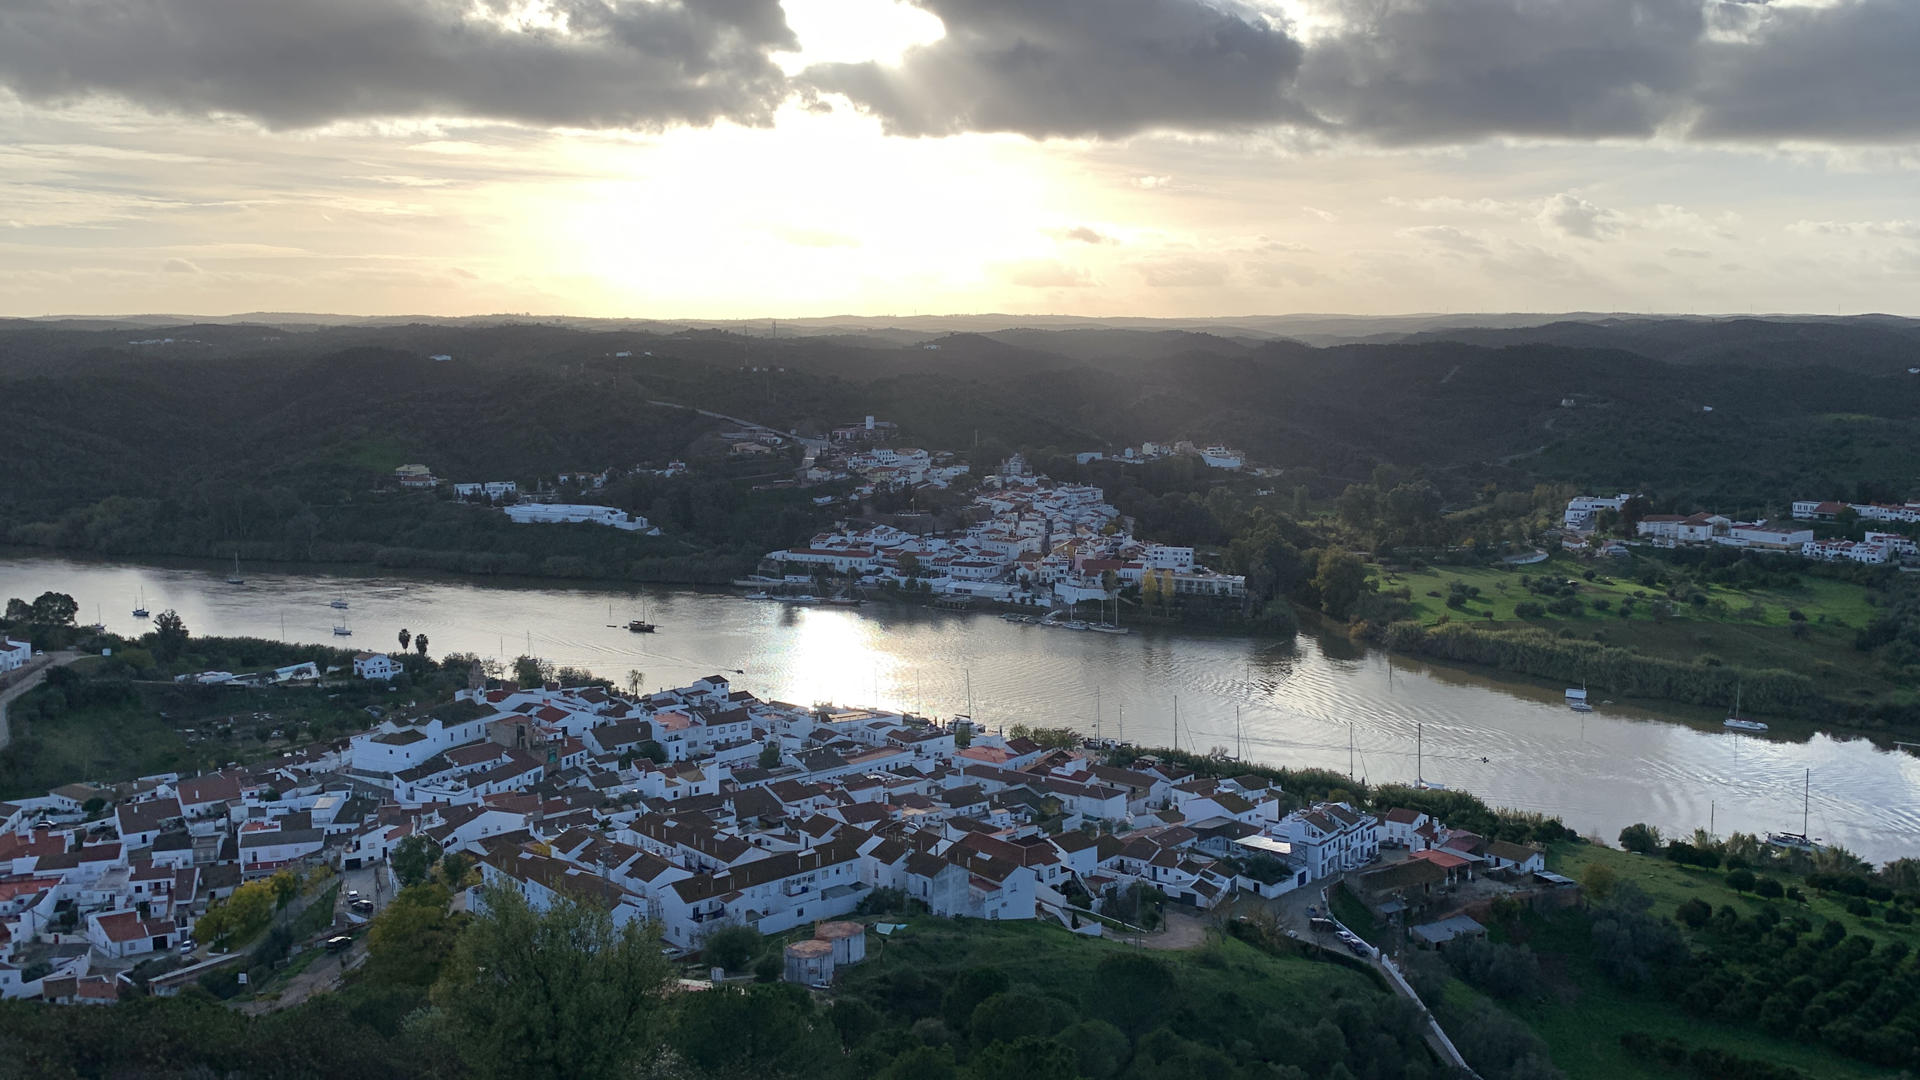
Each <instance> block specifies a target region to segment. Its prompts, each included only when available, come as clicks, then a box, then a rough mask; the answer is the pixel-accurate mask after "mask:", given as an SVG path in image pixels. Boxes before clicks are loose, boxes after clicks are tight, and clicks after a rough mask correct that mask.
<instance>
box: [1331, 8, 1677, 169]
mask: <svg viewBox="0 0 1920 1080" xmlns="http://www.w3.org/2000/svg"><path fill="white" fill-rule="evenodd" d="M1323 6H1324V7H1326V8H1328V9H1330V10H1331V11H1332V12H1333V13H1334V14H1336V15H1337V17H1338V23H1339V26H1340V29H1339V30H1338V31H1337V32H1334V33H1332V34H1330V35H1328V36H1327V37H1325V38H1323V39H1320V40H1317V41H1315V43H1314V45H1313V47H1312V48H1311V49H1310V50H1308V52H1307V55H1306V61H1305V63H1304V65H1303V66H1302V69H1301V72H1300V78H1299V86H1298V91H1297V92H1298V94H1299V96H1300V98H1301V99H1302V100H1303V101H1304V102H1305V103H1306V104H1307V105H1309V106H1310V107H1311V108H1313V109H1314V110H1315V111H1316V112H1317V113H1319V114H1320V115H1322V116H1324V117H1326V118H1327V119H1328V120H1329V121H1331V122H1332V123H1333V124H1335V125H1336V126H1337V127H1338V128H1340V129H1342V130H1344V131H1347V132H1350V133H1353V134H1357V135H1360V136H1362V137H1364V138H1367V139H1369V140H1372V141H1376V142H1381V143H1387V144H1424V143H1450V142H1456V141H1461V140H1474V139H1480V138H1485V137H1488V136H1494V135H1522V136H1555V137H1563V138H1606V137H1621V136H1640V137H1644V136H1648V135H1651V134H1653V132H1654V131H1655V129H1656V128H1657V127H1658V126H1659V125H1660V123H1661V122H1662V121H1663V120H1664V119H1665V118H1666V117H1667V116H1668V115H1669V112H1670V110H1671V107H1672V103H1673V102H1674V101H1675V100H1676V99H1678V98H1679V97H1681V96H1682V95H1683V94H1684V92H1685V90H1686V89H1687V87H1688V86H1689V85H1690V83H1691V81H1692V72H1693V68H1694V64H1695V57H1694V46H1695V45H1696V43H1697V42H1699V40H1700V39H1701V37H1702V35H1703V33H1704V31H1705V29H1706V21H1705V18H1704V15H1703V8H1702V0H1451V2H1449V3H1445V4H1436V3H1430V2H1428V0H1329V2H1328V3H1326V4H1324V5H1323Z"/></svg>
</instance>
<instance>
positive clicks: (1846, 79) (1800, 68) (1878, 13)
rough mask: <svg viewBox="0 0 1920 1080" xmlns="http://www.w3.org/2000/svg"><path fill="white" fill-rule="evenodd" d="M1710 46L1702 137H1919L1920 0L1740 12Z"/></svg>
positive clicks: (1863, 0)
mask: <svg viewBox="0 0 1920 1080" xmlns="http://www.w3.org/2000/svg"><path fill="white" fill-rule="evenodd" d="M1730 14H1733V15H1737V16H1738V18H1737V20H1736V22H1735V25H1736V26H1738V27H1739V28H1740V29H1741V30H1742V31H1744V33H1743V38H1744V40H1741V41H1738V42H1729V43H1714V44H1712V45H1710V46H1709V47H1708V48H1707V49H1706V63H1705V71H1704V75H1703V78H1702V85H1701V88H1700V91H1699V94H1698V100H1699V105H1700V114H1699V120H1698V121H1697V123H1695V124H1694V126H1693V132H1694V134H1695V135H1696V136H1698V137H1701V138H1708V139H1739V140H1754V139H1761V140H1767V139H1780V138H1789V139H1807V140H1815V141H1822V142H1881V141H1886V140H1888V139H1898V138H1903V137H1904V138H1911V137H1912V136H1914V135H1916V134H1920V3H1916V2H1915V0H1853V2H1847V3H1842V4H1839V5H1837V6H1834V7H1828V8H1805V7H1772V6H1760V5H1750V6H1746V7H1743V8H1740V9H1736V10H1735V11H1734V12H1731V13H1730Z"/></svg>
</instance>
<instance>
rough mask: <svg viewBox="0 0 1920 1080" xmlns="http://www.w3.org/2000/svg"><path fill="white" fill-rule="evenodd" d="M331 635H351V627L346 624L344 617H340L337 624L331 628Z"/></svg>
mask: <svg viewBox="0 0 1920 1080" xmlns="http://www.w3.org/2000/svg"><path fill="white" fill-rule="evenodd" d="M333 636H334V637H352V636H353V627H351V626H349V625H347V621H346V620H345V619H342V620H340V623H339V625H337V626H335V627H334V628H333Z"/></svg>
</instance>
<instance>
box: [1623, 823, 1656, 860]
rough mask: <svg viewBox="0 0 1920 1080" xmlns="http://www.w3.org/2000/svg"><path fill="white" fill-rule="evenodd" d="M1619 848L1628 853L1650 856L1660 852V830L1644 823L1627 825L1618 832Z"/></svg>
mask: <svg viewBox="0 0 1920 1080" xmlns="http://www.w3.org/2000/svg"><path fill="white" fill-rule="evenodd" d="M1620 846H1621V847H1623V848H1626V849H1627V850H1628V851H1635V852H1639V853H1640V854H1642V855H1651V854H1653V853H1654V852H1656V851H1659V850H1660V830H1659V828H1658V827H1656V826H1653V825H1647V824H1644V823H1636V824H1633V825H1629V826H1627V827H1626V828H1624V829H1621V830H1620Z"/></svg>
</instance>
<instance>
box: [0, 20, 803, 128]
mask: <svg viewBox="0 0 1920 1080" xmlns="http://www.w3.org/2000/svg"><path fill="white" fill-rule="evenodd" d="M479 6H481V7H483V8H484V9H486V10H488V11H497V12H504V11H505V10H506V9H507V5H506V4H505V3H504V2H503V0H482V4H481V5H479ZM475 7H476V5H475V4H474V3H470V2H467V0H307V2H301V0H295V2H291V3H281V2H277V0H5V2H4V3H0V86H4V87H6V88H8V89H11V90H12V91H13V92H14V93H16V94H18V95H19V96H20V97H22V98H24V99H26V100H28V101H32V102H66V101H73V100H79V99H84V98H88V97H92V96H96V95H106V96H111V97H117V98H122V99H125V100H128V101H132V102H134V103H136V104H139V105H142V106H145V107H148V108H151V109H154V110H155V111H162V112H189V113H207V112H217V113H231V114H239V115H245V116H250V117H253V118H255V119H258V120H259V121H261V122H263V123H265V124H268V125H270V126H274V127H307V126H313V125H318V124H324V123H327V122H329V121H334V120H341V119H355V118H368V117H406V116H473V117H486V118H491V119H499V120H511V121H516V122H521V123H527V124H534V125H554V126H580V127H622V128H656V127H660V126H663V125H668V124H678V123H691V124H705V123H711V122H713V121H714V120H717V119H722V118H727V119H733V120H738V121H742V122H746V123H765V122H768V121H770V120H771V118H772V112H773V108H774V107H775V106H776V105H777V104H778V103H779V102H780V101H781V100H782V99H783V98H784V97H785V96H786V95H787V92H788V86H787V83H786V80H785V78H784V77H783V76H782V74H781V72H780V70H779V68H778V67H777V66H775V65H774V63H773V62H772V60H771V59H770V57H769V55H768V53H769V51H770V50H772V49H776V48H791V47H793V46H794V45H795V40H794V37H793V34H792V31H791V30H790V29H789V28H788V27H787V23H786V17H785V14H784V13H783V12H782V11H781V9H780V6H779V3H778V0H669V2H662V3H647V2H641V3H617V2H612V0H557V2H556V3H554V4H553V5H552V8H553V10H554V11H555V12H557V13H559V14H562V15H564V16H565V20H566V28H565V29H563V30H562V29H552V28H524V27H518V26H508V25H502V23H500V22H498V21H495V20H493V19H490V18H484V17H478V16H476V15H475V14H473V12H474V9H475Z"/></svg>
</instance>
